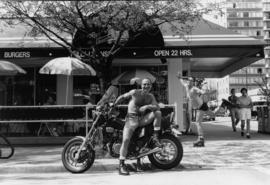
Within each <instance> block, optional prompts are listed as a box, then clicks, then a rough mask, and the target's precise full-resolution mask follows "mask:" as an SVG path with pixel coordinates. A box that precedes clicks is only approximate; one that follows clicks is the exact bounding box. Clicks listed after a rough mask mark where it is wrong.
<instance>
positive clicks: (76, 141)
mask: <svg viewBox="0 0 270 185" xmlns="http://www.w3.org/2000/svg"><path fill="white" fill-rule="evenodd" d="M82 142H83V139H82V138H73V139H71V140H69V141H68V142H67V143H66V144H65V146H64V149H63V151H62V163H63V165H64V167H65V168H66V169H67V170H68V171H70V172H72V173H83V172H85V171H86V170H88V169H89V168H90V167H91V166H92V165H93V163H94V161H95V151H94V150H93V149H92V147H91V146H90V145H87V147H85V148H84V149H83V150H82V151H81V153H80V156H79V159H78V160H76V159H75V155H76V153H77V152H78V150H79V148H80V146H81V144H82Z"/></svg>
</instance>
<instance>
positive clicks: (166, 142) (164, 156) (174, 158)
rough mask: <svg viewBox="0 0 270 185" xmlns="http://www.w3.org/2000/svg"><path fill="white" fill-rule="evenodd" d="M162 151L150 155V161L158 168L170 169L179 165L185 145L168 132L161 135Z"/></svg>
mask: <svg viewBox="0 0 270 185" xmlns="http://www.w3.org/2000/svg"><path fill="white" fill-rule="evenodd" d="M160 143H161V144H162V145H163V148H162V151H161V152H158V153H154V154H150V155H148V158H149V160H150V162H151V163H152V164H153V165H154V166H155V167H157V168H159V169H163V170H168V169H171V168H174V167H176V166H178V165H179V163H180V162H181V160H182V157H183V146H182V144H181V142H180V141H179V140H178V139H177V138H176V137H175V136H173V135H170V134H166V135H163V136H161V137H160Z"/></svg>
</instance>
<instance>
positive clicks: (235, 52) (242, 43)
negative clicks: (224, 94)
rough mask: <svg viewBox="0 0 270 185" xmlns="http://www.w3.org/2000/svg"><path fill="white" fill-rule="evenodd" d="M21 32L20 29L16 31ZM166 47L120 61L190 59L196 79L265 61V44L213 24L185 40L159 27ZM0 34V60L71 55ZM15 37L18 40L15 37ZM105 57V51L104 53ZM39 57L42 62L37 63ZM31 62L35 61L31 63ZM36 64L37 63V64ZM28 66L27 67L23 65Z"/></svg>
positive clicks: (42, 40) (131, 51) (129, 52)
mask: <svg viewBox="0 0 270 185" xmlns="http://www.w3.org/2000/svg"><path fill="white" fill-rule="evenodd" d="M14 29H19V30H22V29H20V28H14ZM160 29H161V31H162V34H163V37H164V41H165V46H160V47H159V46H154V47H149V46H147V47H134V46H133V47H128V48H125V49H123V50H122V51H121V52H120V53H118V55H117V56H116V57H117V58H125V59H128V58H137V59H139V58H144V59H146V58H156V59H160V58H164V59H166V58H188V60H189V62H190V69H191V75H192V76H197V77H199V76H200V77H223V76H225V75H227V74H230V73H232V72H234V71H236V70H238V69H240V68H242V67H245V66H248V65H250V64H251V63H253V62H255V61H257V60H260V59H262V58H264V54H263V47H264V45H265V43H264V42H263V41H262V40H258V39H255V38H252V37H248V36H245V35H240V34H237V33H235V32H233V31H231V30H228V29H226V28H223V27H221V26H218V25H216V24H213V23H210V22H208V21H205V20H204V21H199V22H198V23H197V24H196V27H195V29H194V30H193V31H192V32H191V33H190V34H189V35H186V36H185V38H183V37H179V36H175V35H174V33H173V32H171V30H169V29H166V27H165V28H164V27H161V28H160ZM3 33H5V34H4V35H3V34H1V33H0V59H6V60H9V61H12V60H16V63H18V61H19V63H23V62H21V61H24V60H23V59H27V60H25V61H28V63H27V65H33V64H34V65H39V63H42V64H43V63H44V62H43V61H48V60H49V59H50V58H55V57H64V56H68V55H69V54H68V52H67V51H66V50H64V49H63V48H61V47H59V46H57V45H56V44H55V43H53V42H52V41H50V40H48V39H47V38H46V37H39V38H30V37H23V35H21V34H22V33H23V32H22V33H21V31H20V32H17V34H15V33H16V32H14V30H10V31H9V33H10V34H11V35H7V32H3ZM15 36H16V37H15ZM103 52H104V54H106V48H104V50H103ZM37 58H39V59H41V60H38V61H37V60H36V59H37ZM31 61H32V62H31ZM35 62H37V63H35ZM24 65H26V64H24Z"/></svg>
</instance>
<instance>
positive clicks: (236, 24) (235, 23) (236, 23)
mask: <svg viewBox="0 0 270 185" xmlns="http://www.w3.org/2000/svg"><path fill="white" fill-rule="evenodd" d="M229 27H238V22H235V21H233V22H229Z"/></svg>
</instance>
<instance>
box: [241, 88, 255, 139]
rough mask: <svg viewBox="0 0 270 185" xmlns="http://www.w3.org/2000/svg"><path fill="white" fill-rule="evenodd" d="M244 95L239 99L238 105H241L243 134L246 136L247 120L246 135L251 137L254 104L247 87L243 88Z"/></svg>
mask: <svg viewBox="0 0 270 185" xmlns="http://www.w3.org/2000/svg"><path fill="white" fill-rule="evenodd" d="M240 92H241V93H242V96H240V97H239V98H238V99H237V105H238V106H239V107H240V110H239V113H240V120H241V136H244V129H245V122H246V123H247V130H246V137H247V138H248V139H249V138H250V120H251V109H252V106H253V103H252V100H251V98H250V97H249V96H248V95H247V89H246V88H242V89H241V91H240Z"/></svg>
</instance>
